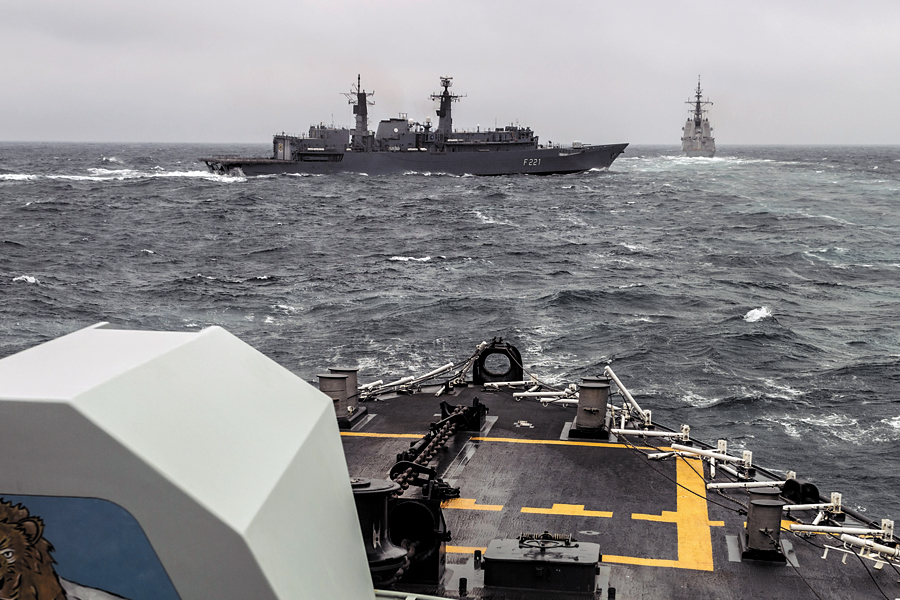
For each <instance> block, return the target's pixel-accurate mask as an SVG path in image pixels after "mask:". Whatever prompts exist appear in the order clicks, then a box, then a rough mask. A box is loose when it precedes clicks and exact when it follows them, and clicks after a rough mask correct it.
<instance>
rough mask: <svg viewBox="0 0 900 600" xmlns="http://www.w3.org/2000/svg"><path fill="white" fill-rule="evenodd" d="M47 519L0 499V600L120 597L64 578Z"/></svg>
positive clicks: (119, 599) (72, 599) (106, 599)
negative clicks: (46, 528) (54, 554)
mask: <svg viewBox="0 0 900 600" xmlns="http://www.w3.org/2000/svg"><path fill="white" fill-rule="evenodd" d="M51 552H53V544H51V543H50V542H49V541H47V540H46V539H45V538H44V522H43V521H42V520H41V519H40V518H38V517H35V516H32V515H31V514H29V512H28V509H27V508H25V507H24V506H23V505H21V504H12V503H11V502H6V501H5V500H0V600H110V599H116V600H121V597H120V596H116V595H115V594H110V593H109V592H105V591H103V590H98V589H95V588H89V587H85V586H82V585H79V584H77V583H74V582H71V581H66V580H65V579H61V578H60V577H59V576H58V575H57V574H56V570H55V569H54V568H53V564H54V563H55V562H56V561H55V560H53V557H52V556H51V555H50V553H51Z"/></svg>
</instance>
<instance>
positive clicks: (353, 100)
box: [342, 74, 375, 150]
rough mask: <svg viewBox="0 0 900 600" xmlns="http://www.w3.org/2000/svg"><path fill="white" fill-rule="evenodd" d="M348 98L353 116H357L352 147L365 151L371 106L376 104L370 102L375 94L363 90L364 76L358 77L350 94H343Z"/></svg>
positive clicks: (351, 87)
mask: <svg viewBox="0 0 900 600" xmlns="http://www.w3.org/2000/svg"><path fill="white" fill-rule="evenodd" d="M342 95H344V96H346V97H347V103H348V104H351V105H352V106H353V114H354V115H356V127H355V128H354V129H353V131H352V133H353V136H352V139H351V142H350V145H351V146H352V147H353V149H355V150H363V149H365V146H366V143H365V138H366V136H367V135H368V133H369V111H368V107H369V106H375V103H374V102H373V101H371V100H369V96H374V95H375V92H367V91H365V90H364V89H362V76H361V75H359V74H357V75H356V85H351V86H350V91H349V92H343V94H342Z"/></svg>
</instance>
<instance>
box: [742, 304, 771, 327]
mask: <svg viewBox="0 0 900 600" xmlns="http://www.w3.org/2000/svg"><path fill="white" fill-rule="evenodd" d="M771 316H772V311H771V310H769V308H768V307H767V306H760V307H759V308H754V309H753V310H751V311H749V312H748V313H747V314H746V315H744V320H745V321H747V322H748V323H756V322H757V321H762V320H763V319H768V318H769V317H771Z"/></svg>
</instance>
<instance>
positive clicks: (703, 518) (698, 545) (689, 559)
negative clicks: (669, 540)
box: [603, 458, 721, 571]
mask: <svg viewBox="0 0 900 600" xmlns="http://www.w3.org/2000/svg"><path fill="white" fill-rule="evenodd" d="M676 465H677V466H676V471H675V472H676V478H677V481H678V484H679V486H678V488H677V489H678V492H677V493H678V495H677V497H676V505H675V506H676V510H675V512H672V511H670V510H664V511H662V514H659V515H644V514H640V513H634V514H632V515H631V518H632V519H639V520H644V521H659V522H664V523H675V524H676V525H677V527H678V560H660V559H652V558H635V557H631V556H610V555H604V556H603V560H604V561H605V562H615V563H625V564H630V565H647V566H654V567H674V568H676V569H695V570H698V571H712V570H713V555H712V534H711V532H710V530H709V527H710V525H712V524H713V523H711V522H710V520H709V511H708V510H707V505H706V482H705V481H704V480H703V477H701V476H700V475H698V473H702V472H703V463H702V462H701V461H700V459H696V458H686V459H682V460H679V461H678V462H677V463H676ZM692 465H693V468H692ZM694 469H696V471H695V470H694ZM682 486H683V487H682ZM685 488H687V489H685ZM691 492H694V493H691ZM719 523H721V521H716V522H715V524H716V525H718V524H719Z"/></svg>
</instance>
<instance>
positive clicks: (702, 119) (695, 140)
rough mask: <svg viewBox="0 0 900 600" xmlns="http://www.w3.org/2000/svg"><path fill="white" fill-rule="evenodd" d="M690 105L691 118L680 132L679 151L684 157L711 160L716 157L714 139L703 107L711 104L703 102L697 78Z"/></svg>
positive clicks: (689, 101)
mask: <svg viewBox="0 0 900 600" xmlns="http://www.w3.org/2000/svg"><path fill="white" fill-rule="evenodd" d="M687 104H690V105H691V111H690V112H691V116H690V117H688V120H687V123H685V124H684V127H682V128H681V130H682V131H683V132H684V134H683V135H682V137H681V151H682V152H684V155H685V156H704V157H706V158H712V157H713V156H715V155H716V138H714V137H713V128H712V126H711V125H710V124H709V117H707V116H706V113H707V112H708V111H707V110H706V109H704V108H703V107H704V106H705V105H707V104H712V102H710V101H709V100H703V92H702V91H701V89H700V78H699V77H698V78H697V89H696V91H695V92H694V99H693V100H688V101H687Z"/></svg>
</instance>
